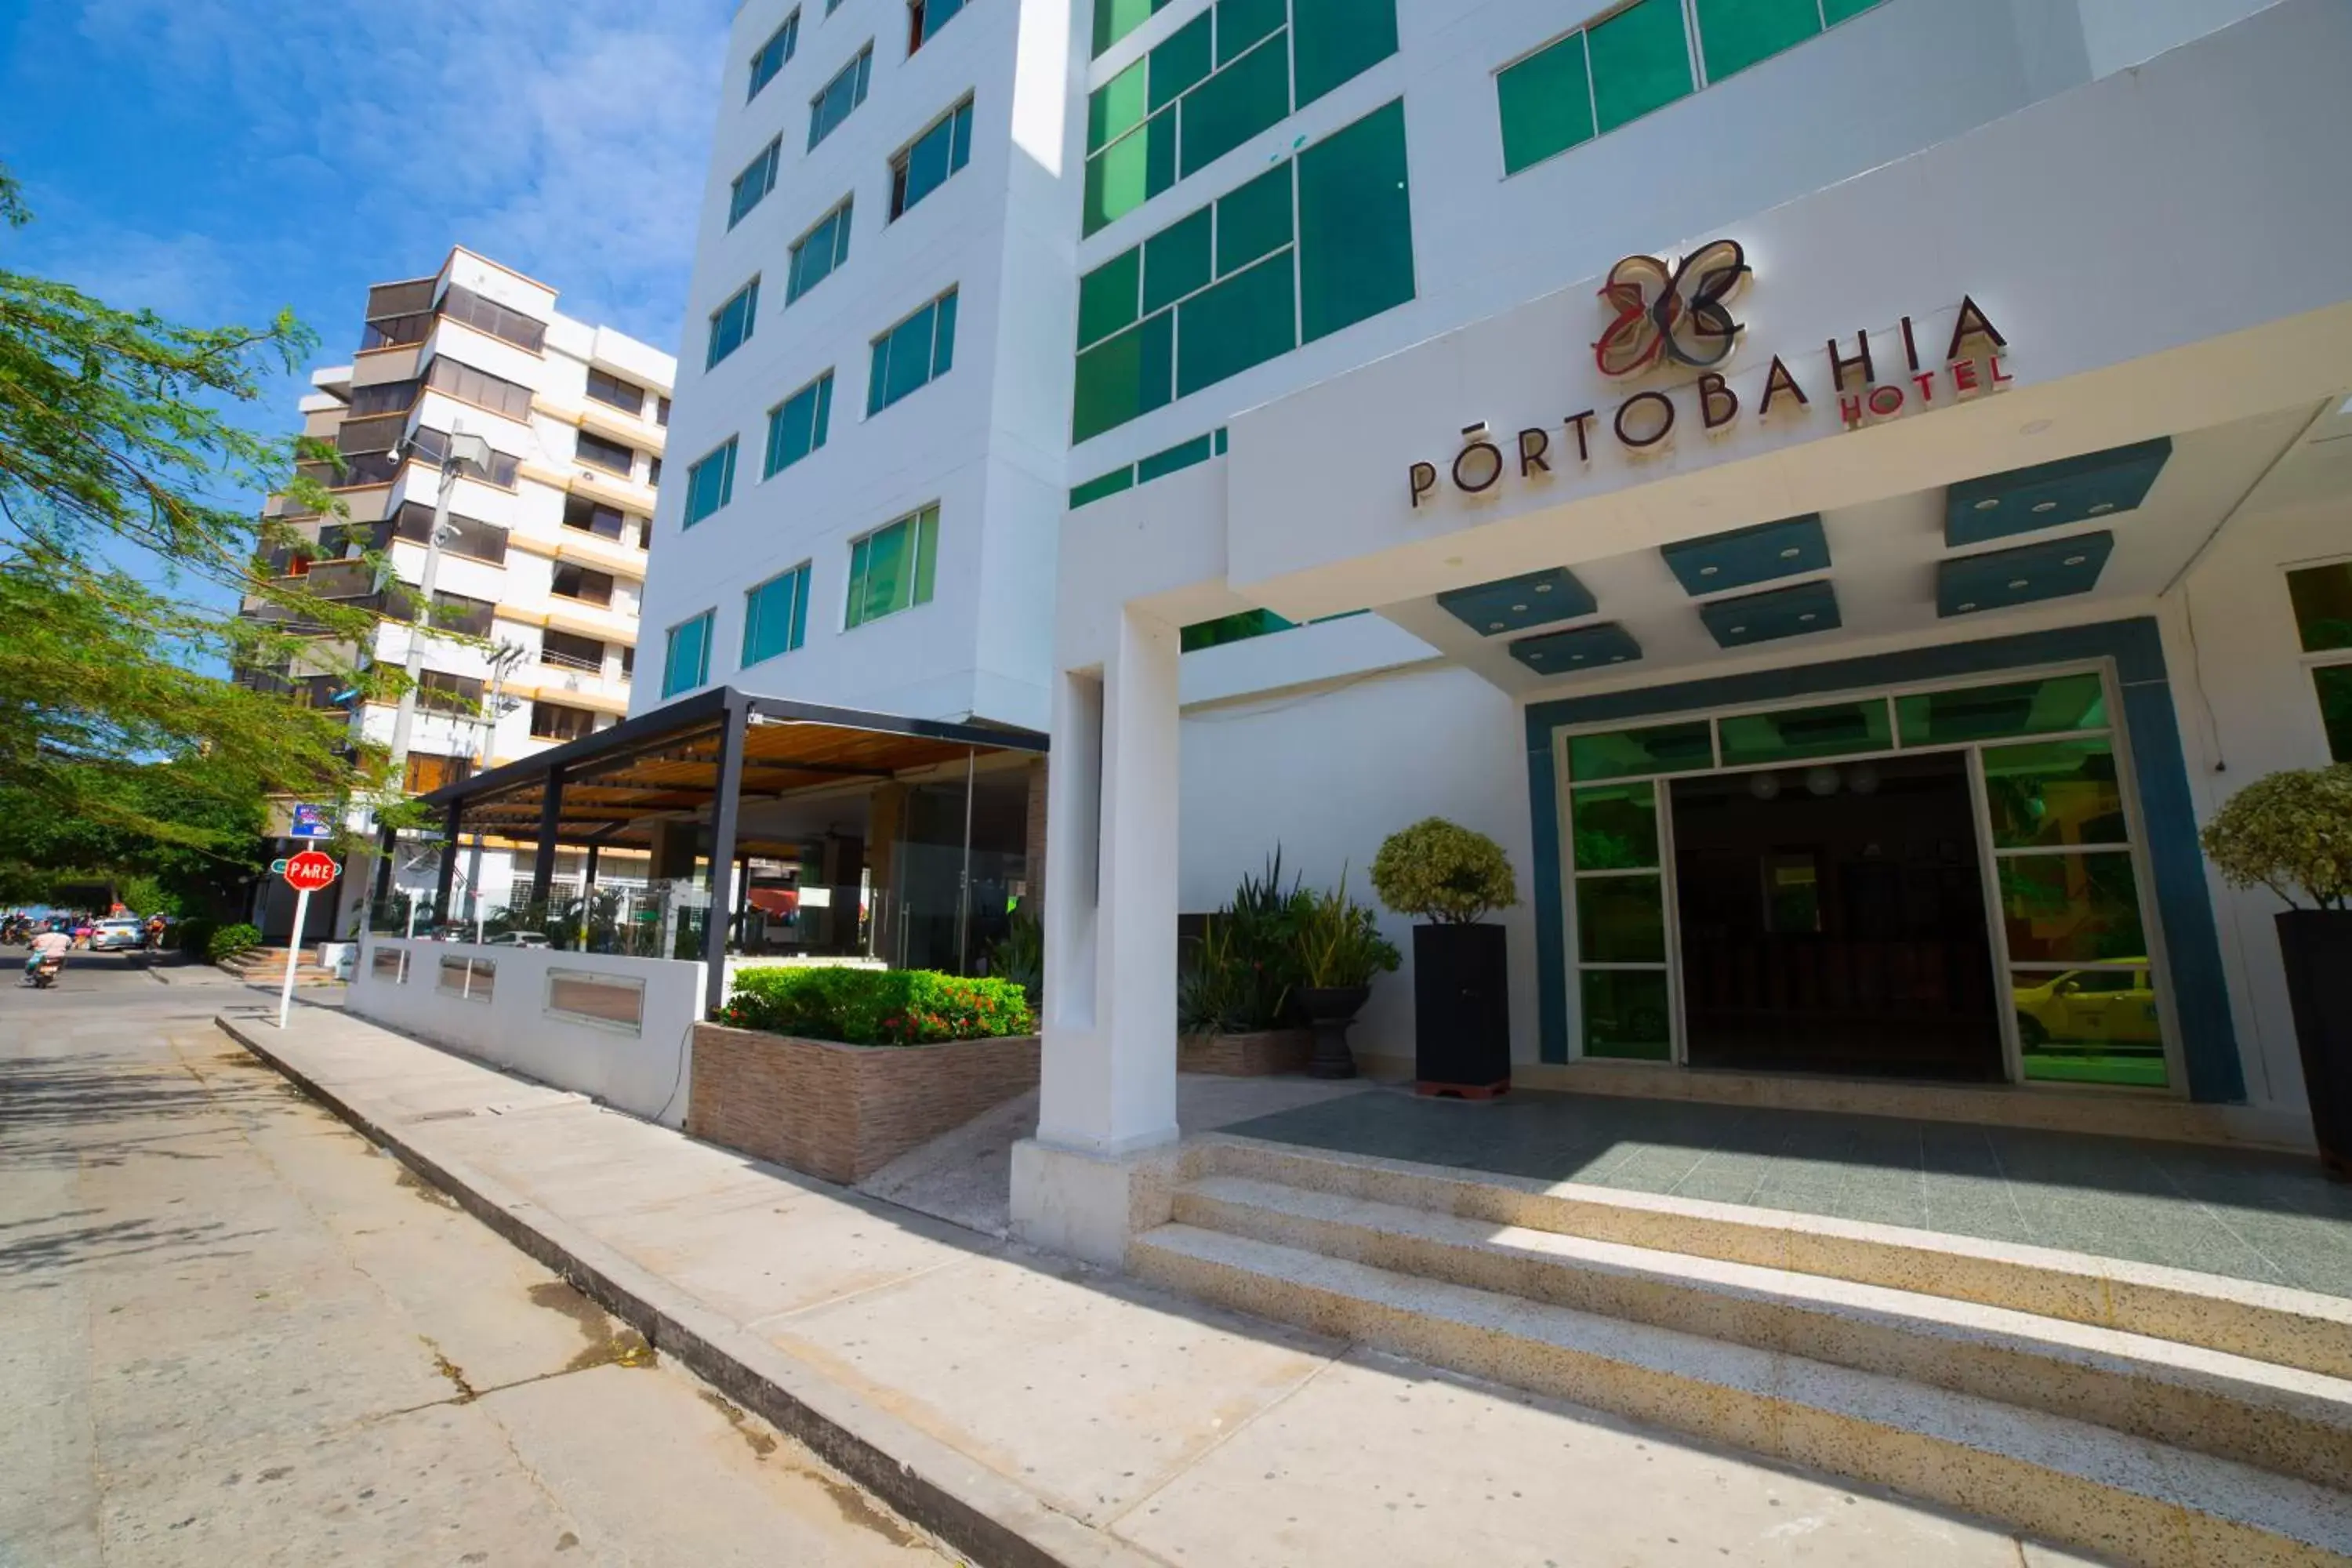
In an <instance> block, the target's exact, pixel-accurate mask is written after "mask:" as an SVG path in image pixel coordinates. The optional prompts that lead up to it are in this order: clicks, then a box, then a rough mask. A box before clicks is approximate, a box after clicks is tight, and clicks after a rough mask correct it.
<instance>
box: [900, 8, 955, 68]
mask: <svg viewBox="0 0 2352 1568" xmlns="http://www.w3.org/2000/svg"><path fill="white" fill-rule="evenodd" d="M963 7H964V0H914V4H913V6H912V7H911V9H912V12H913V15H912V16H910V17H909V18H908V21H909V26H908V29H907V52H908V54H910V55H911V54H913V53H914V52H915V51H916V50H917V49H919V48H921V47H923V46H924V45H925V44H928V43H929V42H930V41H931V40H932V39H933V38H936V37H939V36H940V28H941V27H944V26H947V25H948V24H949V23H950V22H952V21H954V20H955V19H956V16H958V14H959V13H961V11H962V10H963Z"/></svg>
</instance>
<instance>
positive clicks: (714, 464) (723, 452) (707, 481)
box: [681, 436, 736, 528]
mask: <svg viewBox="0 0 2352 1568" xmlns="http://www.w3.org/2000/svg"><path fill="white" fill-rule="evenodd" d="M735 445H736V441H735V437H732V436H730V437H728V438H727V444H726V445H725V446H723V447H719V448H718V449H717V450H715V451H713V452H712V453H711V454H710V455H709V457H707V458H703V459H702V460H701V461H700V462H698V463H697V464H695V465H694V466H693V467H692V468H688V469H687V470H686V521H685V522H684V523H683V524H682V525H681V526H683V527H686V528H692V527H693V526H694V525H695V524H696V523H698V522H700V521H702V520H703V519H704V518H706V517H709V515H710V514H711V513H712V512H714V511H717V510H719V508H720V507H722V506H725V505H726V504H727V503H728V502H729V501H730V500H734V499H735Z"/></svg>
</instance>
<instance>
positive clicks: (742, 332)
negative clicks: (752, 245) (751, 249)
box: [702, 278, 760, 370]
mask: <svg viewBox="0 0 2352 1568" xmlns="http://www.w3.org/2000/svg"><path fill="white" fill-rule="evenodd" d="M759 315H760V280H759V279H757V278H754V279H751V281H750V282H749V283H746V284H744V285H743V287H742V288H740V289H737V290H736V291H735V293H734V295H733V297H732V298H730V300H728V301H727V303H725V304H724V305H721V306H719V309H717V310H713V311H711V312H710V347H709V351H708V352H707V353H705V354H704V356H703V361H702V368H703V369H705V370H709V368H710V367H711V366H712V365H715V364H717V363H719V361H720V360H723V359H725V358H726V357H727V356H728V355H729V354H731V353H734V352H735V351H736V350H737V349H740V348H741V347H742V346H743V344H744V343H745V342H748V341H749V340H750V338H751V329H752V327H753V325H755V324H756V323H757V321H758V320H759Z"/></svg>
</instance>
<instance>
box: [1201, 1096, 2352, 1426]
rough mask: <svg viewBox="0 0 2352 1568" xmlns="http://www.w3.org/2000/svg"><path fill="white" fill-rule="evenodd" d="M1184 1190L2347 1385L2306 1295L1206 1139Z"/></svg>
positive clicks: (2347, 1308) (2321, 1302)
mask: <svg viewBox="0 0 2352 1568" xmlns="http://www.w3.org/2000/svg"><path fill="white" fill-rule="evenodd" d="M1186 1172H1187V1173H1188V1174H1190V1175H1193V1176H1201V1175H1230V1176H1244V1177H1251V1178H1255V1179H1257V1180H1261V1181H1267V1182H1278V1183H1281V1184H1285V1185H1288V1186H1293V1187H1299V1188H1303V1189H1306V1190H1307V1191H1312V1192H1324V1193H1331V1194H1339V1195H1341V1196H1348V1197H1357V1198H1364V1199H1369V1200H1370V1201H1373V1202H1378V1203H1386V1204H1392V1205H1397V1206H1399V1207H1402V1208H1414V1209H1422V1210H1425V1211H1428V1212H1430V1213H1433V1214H1445V1215H1456V1216H1458V1217H1460V1218H1463V1219H1470V1220H1479V1221H1484V1222H1486V1223H1488V1224H1490V1225H1497V1226H1522V1227H1525V1228H1527V1229H1529V1230H1541V1231H1549V1232H1553V1233H1555V1234H1558V1235H1561V1236H1574V1237H1586V1238H1588V1239H1591V1240H1594V1241H1607V1242H1616V1243H1620V1244H1622V1245H1624V1246H1627V1247H1646V1248H1650V1249H1653V1250H1656V1251H1663V1252H1670V1253H1678V1254H1682V1255H1685V1256H1687V1257H1690V1258H1714V1259H1717V1260H1720V1261H1723V1262H1727V1263H1747V1264H1753V1265H1756V1266H1758V1267H1760V1268H1778V1269H1784V1270H1787V1271H1788V1272H1790V1273H1793V1274H1809V1275H1818V1276H1820V1277H1822V1278H1824V1279H1842V1280H1846V1281H1850V1282H1852V1283H1853V1284H1858V1285H1878V1286H1884V1287H1886V1288H1888V1289H1896V1290H1906V1291H1911V1292H1916V1293H1918V1294H1922V1295H1930V1296H1939V1297H1943V1298H1946V1299H1948V1300H1955V1301H1969V1302H1974V1303H1976V1304H1978V1305H1979V1306H1986V1307H2000V1308H2005V1309H2008V1310H2011V1311H2017V1312H2026V1313H2031V1314H2032V1315H2034V1316H2036V1317H2042V1318H2053V1319H2057V1320H2059V1321H2063V1322H2069V1323H2081V1324H2086V1325H2089V1326H2092V1327H2096V1328H2105V1329H2114V1330H2117V1331H2122V1332H2125V1333H2129V1334H2137V1335H2143V1336H2146V1337H2147V1338H2149V1339H2157V1340H2168V1341H2171V1342H2175V1343H2179V1344H2184V1345H2195V1346H2200V1347H2202V1348H2204V1349H2207V1350H2213V1351H2220V1352H2225V1353H2227V1354H2230V1355H2233V1356H2242V1357H2246V1358H2248V1359H2250V1360H2253V1361H2261V1362H2269V1363H2274V1364H2276V1365H2280V1366H2286V1367H2293V1368H2296V1369H2298V1370H2301V1371H2305V1372H2310V1373H2320V1374H2322V1375H2324V1376H2326V1377H2330V1378H2343V1379H2352V1301H2347V1300H2343V1299H2342V1298H2339V1297H2335V1296H2323V1295H2319V1294H2317V1293H2316V1292H2314V1291H2309V1290H2297V1289H2288V1288H2286V1287H2284V1286H2275V1285H2263V1284H2258V1283H2255V1282H2254V1281H2252V1280H2246V1279H2225V1278H2223V1277H2221V1276H2218V1275H2210V1274H2199V1273H2194V1272H2191V1271H2189V1270H2188V1269H2180V1268H2159V1267H2158V1266H2156V1265H2152V1264H2142V1263H2132V1262H2128V1261H2126V1260H2123V1259H2119V1258H2093V1257H2088V1256H2086V1255H2084V1254H2080V1253H2074V1252H2063V1251H2060V1250H2057V1249H2056V1248H2053V1247H2026V1246H2019V1245H2015V1244H2011V1243H2006V1242H1997V1241H1982V1240H1979V1239H1977V1238H1975V1237H1964V1236H1951V1235H1947V1234H1944V1233H1942V1232H1937V1231H1926V1230H1914V1229H1909V1228H1906V1227H1904V1226H1888V1225H1869V1224H1864V1223H1861V1222H1858V1221H1853V1220H1841V1219H1832V1218H1829V1217H1827V1216H1825V1215H1806V1214H1797V1213H1793V1212H1791V1211H1789V1210H1785V1209H1767V1208H1754V1207H1748V1206H1744V1205H1738V1204H1721V1203H1708V1202H1703V1201H1700V1200H1697V1199H1693V1198H1677V1197H1666V1196H1661V1195H1657V1194H1648V1193H1633V1192H1622V1191H1619V1190H1616V1189H1614V1188H1609V1187H1595V1186H1588V1185H1584V1184H1577V1183H1566V1182H1563V1183H1547V1182H1541V1181H1536V1180H1532V1179H1528V1178H1524V1177H1515V1176H1505V1175H1496V1174H1493V1173H1486V1172H1464V1171H1459V1170H1454V1169H1451V1168H1448V1167H1444V1166H1437V1165H1423V1164H1417V1163H1412V1162H1408V1161H1402V1160H1384V1159H1378V1158H1374V1157H1371V1156H1368V1155H1354V1154H1340V1153H1334V1152H1326V1151H1321V1150H1313V1149H1304V1148H1300V1147H1297V1146H1296V1145H1292V1144H1282V1143H1268V1142H1259V1141H1257V1140H1255V1139H1246V1138H1237V1137H1233V1136H1230V1135H1212V1136H1209V1137H1206V1138H1203V1139H1201V1140H1198V1141H1197V1142H1194V1143H1193V1144H1192V1145H1191V1146H1189V1147H1188V1150H1187V1155H1186Z"/></svg>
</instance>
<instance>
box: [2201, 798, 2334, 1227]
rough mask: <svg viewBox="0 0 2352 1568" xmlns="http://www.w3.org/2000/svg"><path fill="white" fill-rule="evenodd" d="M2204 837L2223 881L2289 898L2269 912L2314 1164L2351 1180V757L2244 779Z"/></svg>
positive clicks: (2330, 1173) (2206, 830)
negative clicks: (2299, 1061) (2298, 1056)
mask: <svg viewBox="0 0 2352 1568" xmlns="http://www.w3.org/2000/svg"><path fill="white" fill-rule="evenodd" d="M2204 844H2205V853H2206V855H2207V856H2208V857H2209V858H2210V859H2211V860H2212V862H2213V864H2214V866H2215V867H2216V868H2218V869H2219V870H2220V871H2221V875H2222V877H2223V879H2225V880H2227V881H2228V882H2230V883H2231V885H2232V886H2234V887H2240V888H2252V887H2255V886H2257V885H2259V886H2262V887H2265V888H2268V889H2270V890H2271V891H2272V892H2273V893H2276V894H2277V895H2278V896H2279V897H2280V898H2282V899H2284V900H2286V902H2287V903H2288V904H2289V905H2290V906H2293V907H2291V908H2288V909H2284V910H2280V911H2279V912H2278V914H2277V916H2276V917H2275V919H2276V920H2277V921H2278V935H2279V957H2280V959H2281V960H2282V961H2283V962H2284V964H2285V967H2286V991H2287V999H2288V1001H2289V1002H2290V1004H2291V1005H2293V1007H2294V1037H2295V1044H2296V1046H2297V1047H2298V1048H2299V1049H2300V1051H2301V1053H2302V1056H2303V1087H2304V1094H2305V1098H2306V1099H2307V1100H2309V1101H2310V1103H2311V1127H2312V1131H2313V1133H2314V1134H2315V1136H2316V1138H2317V1140H2318V1142H2319V1159H2320V1163H2321V1164H2323V1165H2324V1166H2326V1170H2327V1173H2328V1174H2329V1175H2330V1176H2332V1177H2334V1178H2335V1179H2336V1180H2337V1181H2339V1182H2346V1181H2352V763H2337V764H2336V766H2334V767H2331V768H2312V769H2307V770H2303V771H2297V772H2289V773H2273V774H2272V775H2271V776H2270V777H2268V778H2266V779H2263V780H2261V781H2259V782H2257V783H2254V784H2248V785H2247V786H2246V787H2245V788H2244V789H2242V790H2240V791H2239V792H2238V793H2237V794H2236V795H2233V796H2232V797H2231V800H2230V803H2229V805H2225V806H2223V807H2222V808H2221V811H2220V812H2219V813H2217V814H2216V815H2215V816H2214V818H2213V820H2212V822H2211V823H2210V825H2208V826H2207V827H2206V829H2205V833H2204ZM2297 892H2300V893H2301V894H2302V898H2301V899H2298V898H2297V897H2296V894H2297ZM2305 900H2308V901H2309V904H2310V907H2309V908H2305V907H2304V902H2305Z"/></svg>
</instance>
